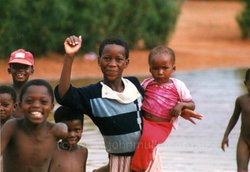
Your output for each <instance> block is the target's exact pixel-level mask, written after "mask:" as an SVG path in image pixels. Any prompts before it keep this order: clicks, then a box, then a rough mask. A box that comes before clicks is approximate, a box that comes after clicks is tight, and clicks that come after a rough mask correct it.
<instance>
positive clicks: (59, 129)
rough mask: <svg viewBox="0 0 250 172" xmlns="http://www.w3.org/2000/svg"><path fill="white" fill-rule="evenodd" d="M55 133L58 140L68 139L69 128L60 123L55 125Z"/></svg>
mask: <svg viewBox="0 0 250 172" xmlns="http://www.w3.org/2000/svg"><path fill="white" fill-rule="evenodd" d="M53 132H54V135H55V136H56V137H57V138H58V140H59V139H63V138H66V137H67V136H68V126H67V125H66V124H64V123H61V122H58V123H56V124H55V125H54V127H53Z"/></svg>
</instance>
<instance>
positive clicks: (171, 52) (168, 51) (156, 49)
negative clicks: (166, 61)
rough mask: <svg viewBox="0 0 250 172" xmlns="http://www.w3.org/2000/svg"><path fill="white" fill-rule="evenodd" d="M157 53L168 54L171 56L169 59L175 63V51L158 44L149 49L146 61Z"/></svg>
mask: <svg viewBox="0 0 250 172" xmlns="http://www.w3.org/2000/svg"><path fill="white" fill-rule="evenodd" d="M158 54H168V55H169V56H170V57H171V61H172V63H173V64H175V53H174V50H173V49H171V48H169V47H166V46H165V45H159V46H156V47H154V48H153V49H152V50H150V52H149V55H148V63H150V61H151V60H152V58H153V57H154V56H156V55H158Z"/></svg>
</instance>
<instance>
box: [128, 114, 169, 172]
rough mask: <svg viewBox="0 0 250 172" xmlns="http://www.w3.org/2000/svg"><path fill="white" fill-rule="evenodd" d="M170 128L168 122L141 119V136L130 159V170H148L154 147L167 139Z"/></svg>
mask: <svg viewBox="0 0 250 172" xmlns="http://www.w3.org/2000/svg"><path fill="white" fill-rule="evenodd" d="M172 127H173V125H172V123H170V122H152V121H148V120H146V119H144V118H143V130H142V136H141V138H140V141H139V143H138V145H137V148H136V151H135V153H134V155H133V157H132V161H131V166H130V168H131V170H134V171H143V170H146V169H147V168H148V166H149V163H150V161H151V160H152V159H153V152H154V149H155V147H156V146H157V145H158V144H160V143H163V142H164V141H165V140H166V139H167V137H168V136H169V134H170V132H171V130H172Z"/></svg>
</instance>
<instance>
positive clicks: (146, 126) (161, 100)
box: [131, 78, 192, 171]
mask: <svg viewBox="0 0 250 172" xmlns="http://www.w3.org/2000/svg"><path fill="white" fill-rule="evenodd" d="M170 80H171V81H172V82H171V83H163V84H160V85H159V84H158V83H157V82H155V81H154V79H153V78H147V79H145V80H144V81H143V82H142V87H143V88H144V90H145V95H144V100H143V105H142V109H143V110H144V111H147V112H148V113H150V114H152V115H155V116H157V117H161V118H171V119H172V122H171V123H169V122H152V121H148V120H146V119H144V118H143V131H142V136H141V138H140V141H139V144H138V146H137V148H136V151H135V153H134V156H133V158H132V161H131V169H132V170H135V171H141V170H146V169H147V167H148V165H149V164H150V161H151V160H152V158H153V151H154V149H155V147H156V146H157V145H158V144H160V143H163V142H164V141H165V140H166V139H167V137H168V136H169V134H170V132H171V130H172V127H173V126H174V127H175V128H176V122H177V118H175V117H172V116H171V115H170V114H169V111H170V110H171V109H172V108H173V107H174V106H175V105H176V104H177V103H178V102H180V101H185V102H188V101H191V100H192V97H191V95H190V92H189V90H188V89H187V87H186V85H185V84H184V83H183V82H182V81H180V80H178V79H176V78H170Z"/></svg>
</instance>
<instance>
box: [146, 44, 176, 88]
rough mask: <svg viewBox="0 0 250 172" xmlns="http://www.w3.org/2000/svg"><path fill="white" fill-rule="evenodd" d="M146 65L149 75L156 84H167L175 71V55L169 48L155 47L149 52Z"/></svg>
mask: <svg viewBox="0 0 250 172" xmlns="http://www.w3.org/2000/svg"><path fill="white" fill-rule="evenodd" d="M148 63H149V70H150V73H151V74H152V76H153V78H154V79H155V80H156V81H157V82H160V83H164V82H168V81H169V78H170V77H171V75H172V73H173V72H174V71H175V69H176V66H175V53H174V51H173V50H172V49H171V48H168V47H165V46H163V45H161V46H157V47H155V48H153V49H152V50H151V51H150V53H149V56H148Z"/></svg>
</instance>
